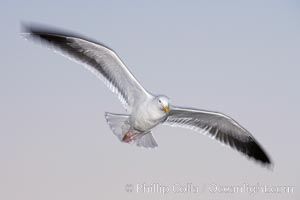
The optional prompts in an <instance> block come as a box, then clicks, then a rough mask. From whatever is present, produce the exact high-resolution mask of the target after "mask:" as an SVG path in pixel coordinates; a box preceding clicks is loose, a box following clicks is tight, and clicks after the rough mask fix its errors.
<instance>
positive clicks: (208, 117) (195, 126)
mask: <svg viewBox="0 0 300 200" xmlns="http://www.w3.org/2000/svg"><path fill="white" fill-rule="evenodd" d="M164 124H168V125H171V126H175V127H183V128H189V129H192V130H194V131H197V132H201V133H207V134H208V135H210V136H211V137H212V138H214V139H217V140H219V141H220V142H222V143H224V144H227V145H230V146H231V147H233V148H235V149H237V150H238V151H240V152H242V153H244V154H246V155H247V156H249V157H250V158H254V159H256V160H258V161H260V162H261V163H263V164H266V165H270V164H271V160H270V159H269V157H268V155H267V154H266V153H265V151H264V150H263V149H262V147H260V145H259V144H258V142H257V141H256V140H255V139H254V137H253V136H252V135H251V134H250V133H249V132H248V131H247V130H246V129H245V128H243V127H242V126H241V125H239V124H238V123H237V122H236V121H234V120H233V119H232V118H230V117H228V116H226V115H224V114H222V113H218V112H211V111H205V110H196V109H190V108H179V107H171V109H170V111H169V114H168V117H167V118H166V120H165V122H164Z"/></svg>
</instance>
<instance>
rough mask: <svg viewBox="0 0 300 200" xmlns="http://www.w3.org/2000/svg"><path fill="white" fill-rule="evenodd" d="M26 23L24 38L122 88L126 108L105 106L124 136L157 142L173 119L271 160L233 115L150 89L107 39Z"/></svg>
mask: <svg viewBox="0 0 300 200" xmlns="http://www.w3.org/2000/svg"><path fill="white" fill-rule="evenodd" d="M23 29H24V31H23V33H22V35H23V36H24V37H25V39H30V40H34V41H38V42H40V43H42V44H46V45H47V46H48V47H50V48H51V49H53V50H54V51H55V52H57V53H59V54H62V55H64V56H66V57H67V58H70V59H71V60H74V61H76V62H78V63H81V64H83V66H84V67H85V68H87V69H88V70H90V71H91V72H92V73H94V74H95V75H96V76H97V77H98V78H100V79H101V80H103V81H104V83H105V84H106V85H107V86H108V87H109V88H110V89H111V91H112V92H113V93H116V94H117V96H118V98H119V99H120V101H121V103H122V105H123V106H124V108H125V110H126V114H116V113H109V112H106V113H105V118H106V121H107V123H108V125H109V127H110V129H111V130H112V132H113V133H114V135H115V136H117V138H118V139H119V140H120V141H121V142H124V143H130V144H134V145H136V146H139V147H145V148H155V147H157V146H158V145H157V142H156V140H155V139H154V137H153V134H152V129H153V128H154V127H156V126H158V125H160V124H163V125H170V126H173V127H182V128H187V129H191V130H193V131H196V132H199V133H203V134H205V135H209V136H210V137H211V138H213V139H215V140H218V141H219V142H221V143H223V144H225V145H228V146H230V147H232V148H233V149H235V150H237V151H239V152H241V153H242V154H244V155H246V156H247V157H248V158H251V159H254V160H256V161H258V162H259V163H261V164H262V165H263V166H271V164H272V162H271V160H270V158H269V156H268V155H267V154H266V152H265V151H264V150H263V148H262V147H261V145H260V144H259V143H258V142H257V141H256V139H255V138H254V137H253V136H252V134H251V133H250V132H249V131H247V130H246V129H245V128H244V127H242V126H241V125H240V124H239V123H238V122H236V121H235V120H234V119H232V118H231V117H229V116H227V115H225V114H222V113H220V112H214V111H207V110H202V109H194V108H184V107H178V106H175V105H172V104H171V103H170V100H169V98H168V97H167V96H165V95H155V94H153V93H150V92H149V91H147V90H146V89H145V88H144V87H143V86H142V85H141V84H140V83H139V82H138V80H137V79H136V78H135V77H134V76H133V74H132V73H131V72H130V71H129V69H128V68H127V67H126V65H125V64H124V63H123V62H122V60H121V59H120V57H119V56H118V55H117V53H116V52H115V51H114V50H113V49H111V48H109V47H107V46H106V45H104V44H102V43H99V42H95V41H92V40H90V39H87V38H85V37H82V36H79V35H75V34H72V33H67V32H64V31H61V30H57V29H53V28H46V27H43V26H34V25H23Z"/></svg>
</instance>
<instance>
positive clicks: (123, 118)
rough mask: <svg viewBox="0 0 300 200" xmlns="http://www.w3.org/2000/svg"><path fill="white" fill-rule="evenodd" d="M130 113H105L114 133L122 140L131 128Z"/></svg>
mask: <svg viewBox="0 0 300 200" xmlns="http://www.w3.org/2000/svg"><path fill="white" fill-rule="evenodd" d="M128 118H129V115H123V114H114V113H108V112H106V113H105V119H106V121H107V123H108V125H109V127H110V129H111V130H112V131H113V133H114V134H115V135H116V136H117V137H118V138H119V140H120V141H122V139H123V137H124V135H125V134H126V133H127V132H128V130H129V129H130V125H129V124H128V121H127V120H128Z"/></svg>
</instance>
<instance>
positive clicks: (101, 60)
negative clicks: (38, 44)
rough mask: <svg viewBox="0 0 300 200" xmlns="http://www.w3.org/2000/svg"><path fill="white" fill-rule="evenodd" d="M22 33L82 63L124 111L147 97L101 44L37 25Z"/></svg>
mask: <svg viewBox="0 0 300 200" xmlns="http://www.w3.org/2000/svg"><path fill="white" fill-rule="evenodd" d="M24 30H25V33H24V34H23V36H24V37H25V38H27V39H35V40H36V39H38V40H39V41H42V42H45V43H46V44H48V46H50V47H53V48H54V50H55V51H56V52H59V53H61V54H63V55H65V56H67V57H68V58H71V59H72V60H75V61H78V62H80V63H82V64H84V66H85V67H86V68H87V69H89V70H90V71H91V72H93V73H94V74H95V75H96V76H97V77H98V78H101V79H102V80H103V81H104V82H105V83H106V85H107V86H109V88H110V89H111V90H112V91H113V92H114V93H116V94H118V97H119V99H120V100H121V103H122V104H123V106H124V107H125V108H126V109H127V110H128V111H130V110H131V108H132V107H133V106H134V105H135V103H136V102H139V101H142V99H143V98H147V96H148V95H149V93H148V92H147V91H146V90H145V89H144V88H143V87H142V86H141V85H140V84H139V82H138V81H137V80H136V79H135V77H134V76H133V75H132V74H131V72H130V71H129V70H128V69H127V68H126V66H125V64H124V63H123V62H122V61H121V59H120V58H119V57H118V55H117V54H116V53H115V52H114V51H113V50H112V49H110V48H108V47H106V46H105V45H103V44H100V43H96V42H92V41H91V40H88V39H84V38H83V37H80V36H75V35H72V34H65V33H62V32H61V31H57V30H54V29H49V28H48V29H47V28H43V27H41V26H40V27H39V26H24Z"/></svg>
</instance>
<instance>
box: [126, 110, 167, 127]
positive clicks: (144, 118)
mask: <svg viewBox="0 0 300 200" xmlns="http://www.w3.org/2000/svg"><path fill="white" fill-rule="evenodd" d="M133 116H134V117H132V118H131V124H132V125H133V128H135V129H137V130H140V131H147V130H150V129H152V128H154V127H155V126H157V125H158V124H159V123H160V122H161V119H162V118H163V117H164V116H163V115H161V116H153V115H151V113H147V112H137V113H135V114H134V115H133Z"/></svg>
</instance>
